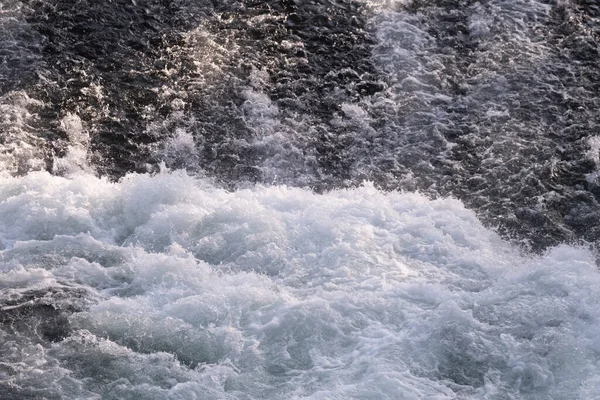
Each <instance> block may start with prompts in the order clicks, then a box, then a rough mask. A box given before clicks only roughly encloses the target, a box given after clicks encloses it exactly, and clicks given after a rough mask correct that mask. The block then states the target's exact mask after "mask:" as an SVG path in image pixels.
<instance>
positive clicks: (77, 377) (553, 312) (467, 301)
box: [0, 172, 600, 399]
mask: <svg viewBox="0 0 600 400" xmlns="http://www.w3.org/2000/svg"><path fill="white" fill-rule="evenodd" d="M0 221H2V222H1V224H2V227H1V228H2V229H0V231H1V232H3V237H2V238H1V239H2V243H3V246H4V250H2V252H1V253H0V254H1V258H0V268H1V278H0V281H1V282H2V284H3V286H4V289H5V290H8V291H11V290H12V291H18V290H21V289H20V288H23V287H24V286H26V285H30V284H32V282H34V281H35V282H38V284H37V286H38V289H39V290H43V288H44V287H46V288H54V287H57V286H62V287H71V288H84V289H85V291H84V292H82V291H81V290H78V291H75V292H73V293H78V295H77V296H78V297H77V298H78V299H79V300H78V301H79V304H81V307H82V308H76V309H70V310H67V309H66V308H63V310H67V311H68V313H69V314H68V315H70V317H69V319H68V324H67V323H65V325H64V329H63V331H64V332H63V334H62V336H61V337H63V336H64V338H60V339H58V340H57V339H56V338H54V339H53V340H54V341H55V342H54V343H52V344H49V343H45V342H44V337H45V336H43V335H42V336H41V339H39V340H41V341H40V342H39V343H38V344H35V343H33V342H32V343H31V346H33V347H32V348H34V347H35V346H41V347H39V348H40V349H43V350H36V351H37V353H39V357H37V358H36V359H35V360H34V359H29V358H21V359H19V361H17V359H18V357H17V356H16V355H14V354H13V355H11V354H12V353H11V350H10V346H9V345H8V344H7V345H6V346H4V347H3V348H2V349H1V350H0V351H2V354H3V355H6V357H8V358H5V359H7V360H9V363H10V362H15V363H16V362H20V363H22V369H21V371H22V372H21V373H20V374H17V375H11V376H10V377H9V376H6V377H5V382H10V385H13V387H17V386H18V387H20V389H19V390H20V392H15V393H21V394H33V393H36V391H40V390H49V392H48V393H50V392H52V393H55V394H56V395H57V396H67V397H69V396H71V397H78V398H81V397H90V398H94V397H93V396H100V397H102V398H105V397H119V398H132V399H133V398H139V397H140V396H142V397H144V396H145V397H148V396H158V397H160V398H186V399H187V398H195V397H194V396H197V397H198V396H199V397H202V398H215V399H216V398H220V399H226V398H282V397H286V398H298V399H299V398H311V399H319V398H328V399H330V398H390V399H391V398H415V399H417V398H440V399H442V398H448V399H450V398H473V399H475V398H498V397H500V398H504V397H511V396H512V397H520V398H529V399H543V398H565V397H568V396H571V395H573V394H576V395H580V396H592V397H593V396H595V395H598V393H597V386H595V385H594V382H596V381H597V379H598V378H597V370H598V366H599V365H598V364H599V363H600V359H599V358H598V357H597V354H598V353H597V351H598V348H599V346H600V344H599V342H598V340H597V337H598V333H599V332H600V324H598V320H599V319H598V318H599V317H600V315H599V314H598V311H597V310H598V309H599V308H598V303H599V302H600V296H598V294H597V293H598V290H597V289H598V287H599V285H600V279H599V278H598V276H597V272H596V268H595V265H594V260H593V257H592V254H591V253H590V252H589V251H588V250H586V249H584V248H574V247H568V246H562V247H558V248H555V249H553V250H552V251H550V252H548V253H546V254H544V255H543V256H536V257H534V256H524V255H521V254H520V253H519V251H518V250H516V249H515V248H513V247H511V246H510V245H508V244H506V243H505V242H503V241H502V240H501V239H500V238H499V237H498V236H497V235H496V234H495V233H493V232H491V231H489V230H487V229H485V228H484V227H483V226H482V225H481V224H480V223H479V221H478V220H477V218H476V217H475V215H474V214H473V212H471V211H469V210H466V209H465V208H464V207H463V205H462V204H461V203H460V202H459V201H457V200H452V199H438V200H429V199H427V198H426V197H424V196H422V195H419V194H415V193H398V192H391V193H383V192H380V191H378V190H376V189H375V188H374V187H372V186H370V185H366V186H363V187H361V188H358V189H353V190H340V191H332V192H328V193H326V194H322V195H318V194H315V193H312V192H310V191H307V190H303V189H294V188H288V187H283V186H272V187H254V188H249V189H245V190H238V191H235V192H228V191H225V190H222V189H219V188H216V187H214V186H212V185H211V184H210V183H209V182H206V181H203V180H200V179H198V178H193V177H190V176H188V175H186V174H185V173H183V172H172V173H171V172H163V173H160V174H157V175H155V176H149V175H128V176H127V177H126V178H124V179H123V180H121V181H120V182H117V183H111V182H109V181H107V180H102V179H97V178H95V177H93V176H89V175H88V176H86V175H78V176H73V177H72V178H70V179H66V178H60V177H56V176H51V175H49V174H47V173H30V174H28V175H27V176H25V177H22V178H16V177H4V178H2V180H1V181H0ZM48 290H49V289H48ZM40 293H41V292H40ZM49 293H50V292H49ZM51 293H54V294H51V295H50V294H48V295H47V298H48V299H51V298H55V299H60V301H63V302H64V301H65V298H64V297H57V296H59V295H58V294H56V293H60V296H63V293H71V292H69V291H65V290H62V291H57V290H54V291H53V292H51ZM52 296H54V297H52ZM66 299H67V301H69V300H68V299H69V297H68V296H67V297H66ZM72 301H75V298H73V299H72ZM59 311H60V309H59ZM3 312H8V310H3ZM38 314H39V313H38ZM38 314H32V313H29V314H27V313H25V314H23V316H22V318H23V319H24V320H26V321H28V320H31V321H33V320H34V318H38V317H37V316H36V315H38ZM39 315H42V314H39ZM44 315H45V314H44ZM10 326H12V325H4V328H3V330H2V334H3V335H4V336H5V337H6V341H5V343H16V342H17V341H19V340H21V341H22V340H25V341H27V340H33V339H27V337H25V336H19V332H21V335H22V334H23V332H25V331H23V329H24V328H23V329H21V328H19V327H15V326H13V328H9V327H10ZM19 329H21V330H19ZM7 346H8V347H7ZM20 346H23V345H20ZM22 348H24V347H22ZM37 353H36V354H37ZM32 354H33V353H32ZM40 360H41V361H40ZM40 363H41V364H40ZM35 368H38V371H41V372H35V373H36V374H37V375H36V376H37V377H38V378H37V380H35V381H34V380H33V378H32V377H33V376H34V370H35ZM8 384H9V383H7V385H8ZM3 385H4V384H3ZM15 385H16V386H15ZM11 393H12V392H11ZM588 398H589V397H588Z"/></svg>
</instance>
